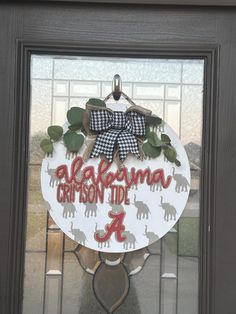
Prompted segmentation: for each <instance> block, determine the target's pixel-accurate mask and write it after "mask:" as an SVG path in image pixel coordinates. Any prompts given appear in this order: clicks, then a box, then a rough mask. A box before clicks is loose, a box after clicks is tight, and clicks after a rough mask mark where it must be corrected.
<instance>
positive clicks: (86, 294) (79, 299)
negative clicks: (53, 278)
mask: <svg viewBox="0 0 236 314" xmlns="http://www.w3.org/2000/svg"><path fill="white" fill-rule="evenodd" d="M92 282H93V276H92V275H90V274H88V273H86V272H85V271H84V270H83V269H82V267H81V266H80V265H79V263H78V260H77V258H76V256H75V254H73V253H65V258H64V285H63V299H62V301H63V302H62V304H63V306H62V312H63V313H69V314H86V313H87V312H88V309H89V313H91V314H92V313H96V314H97V313H98V314H105V313H106V311H105V310H104V309H103V308H102V306H101V305H100V304H99V302H98V301H97V299H96V297H95V295H94V292H93V284H92Z"/></svg>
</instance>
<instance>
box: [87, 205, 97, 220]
mask: <svg viewBox="0 0 236 314" xmlns="http://www.w3.org/2000/svg"><path fill="white" fill-rule="evenodd" d="M97 209H98V208H97V205H96V203H86V204H85V211H84V216H85V217H88V218H89V217H90V216H94V217H97Z"/></svg>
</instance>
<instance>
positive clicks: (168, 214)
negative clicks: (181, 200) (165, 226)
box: [160, 196, 177, 221]
mask: <svg viewBox="0 0 236 314" xmlns="http://www.w3.org/2000/svg"><path fill="white" fill-rule="evenodd" d="M160 206H161V207H162V209H164V211H165V214H164V220H165V221H169V220H172V219H174V220H176V214H177V211H176V209H175V207H174V206H173V205H171V204H170V203H163V196H161V205H160Z"/></svg>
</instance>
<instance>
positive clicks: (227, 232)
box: [0, 0, 236, 314]
mask: <svg viewBox="0 0 236 314" xmlns="http://www.w3.org/2000/svg"><path fill="white" fill-rule="evenodd" d="M140 1H142V0H140ZM143 1H144V0H143ZM153 1H154V0H153ZM88 21H89V23H88ZM0 26H1V27H0V107H1V115H0V144H1V154H0V174H1V178H2V180H0V248H1V256H0V313H3V314H20V313H21V304H22V284H23V267H24V245H25V244H24V243H25V208H26V184H27V174H26V173H25V171H26V170H27V169H26V166H27V156H28V152H27V150H28V118H29V88H28V87H29V86H28V85H27V84H28V83H27V82H29V68H27V64H28V62H29V56H30V54H31V53H47V51H48V52H51V53H58V54H63V53H67V54H77V53H78V54H81V53H84V54H92V53H95V54H96V55H98V54H100V55H102V54H104V55H115V54H116V53H120V54H122V53H123V55H125V56H128V55H129V56H135V57H137V55H140V56H141V55H145V56H154V55H156V56H158V57H161V56H164V55H165V57H167V56H169V57H170V58H171V57H173V56H175V57H178V56H179V57H181V56H182V57H184V56H185V57H186V56H189V57H191V56H192V57H196V56H199V57H204V58H205V60H206V67H205V90H204V110H205V116H204V130H203V134H204V137H203V145H204V159H203V167H204V171H203V177H202V183H203V185H202V186H203V188H205V189H206V190H204V194H203V197H202V200H201V204H202V212H201V221H202V225H201V249H202V251H201V252H202V257H201V265H200V267H201V271H200V273H201V277H200V287H201V288H200V291H199V292H200V301H201V308H200V313H201V314H222V313H223V314H234V313H235V308H236V298H235V295H236V272H235V265H236V250H235V241H234V239H235V238H236V228H235V221H236V211H235V182H236V167H235V160H236V149H235V147H236V143H235V142H236V141H235V139H236V128H235V121H236V106H235V103H236V88H235V85H236V58H235V55H236V8H229V9H226V8H225V7H224V8H215V7H210V8H207V7H204V8H202V7H197V8H193V7H173V6H170V7H164V6H162V7H158V6H154V5H150V6H148V5H143V6H142V5H141V4H140V5H121V4H120V5H115V4H114V5H109V4H106V5H105V4H103V5H102V4H82V3H69V2H68V1H63V3H59V2H54V3H52V2H50V1H49V0H48V1H45V2H44V3H43V4H42V3H37V2H36V1H35V2H34V3H29V2H28V3H24V4H17V3H1V4H0ZM65 41H67V42H65ZM191 54H192V55H191Z"/></svg>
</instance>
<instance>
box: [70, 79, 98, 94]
mask: <svg viewBox="0 0 236 314" xmlns="http://www.w3.org/2000/svg"><path fill="white" fill-rule="evenodd" d="M100 86H101V84H100V83H99V82H80V81H73V82H71V84H70V95H71V96H85V97H99V96H100V90H101V87H100Z"/></svg>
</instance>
